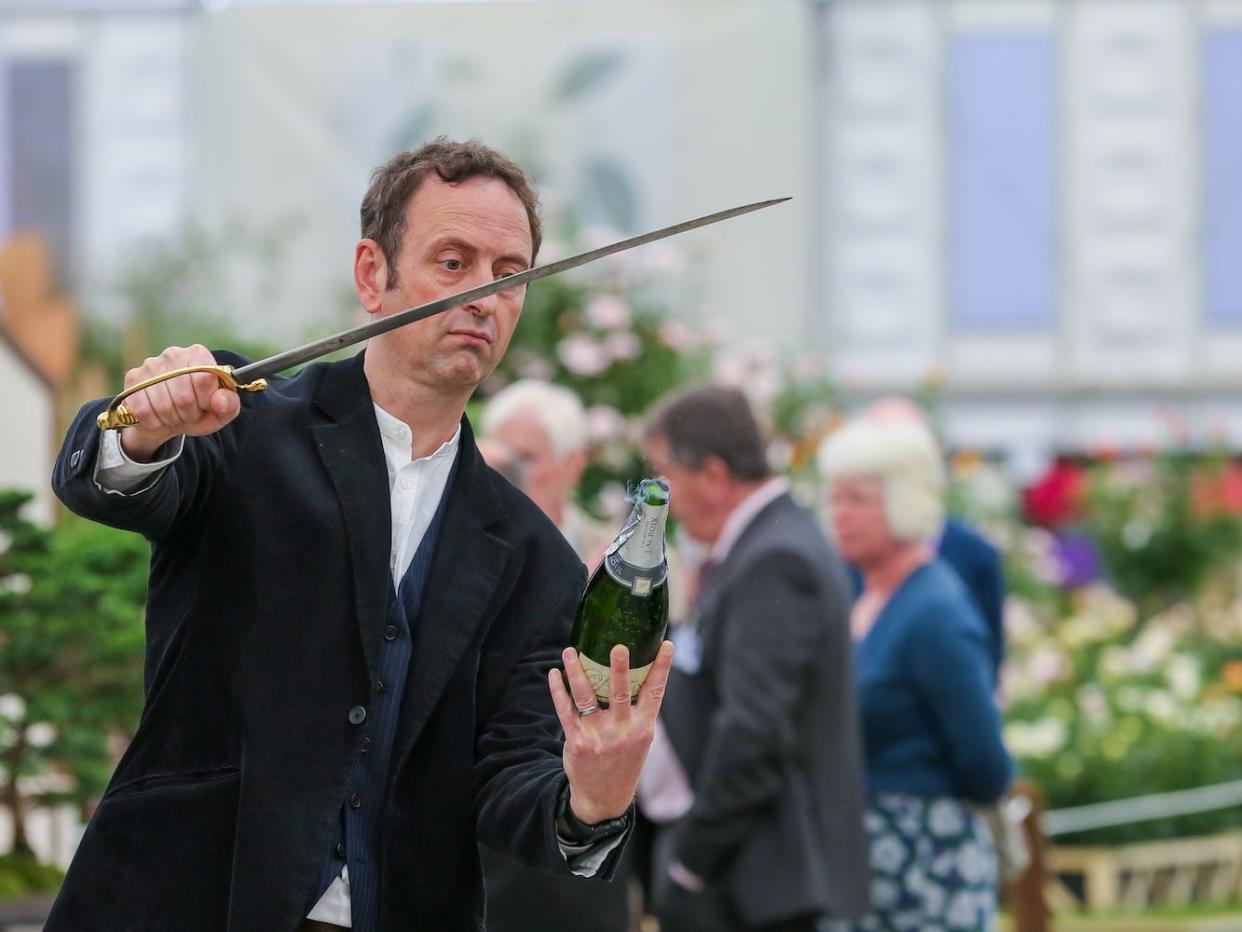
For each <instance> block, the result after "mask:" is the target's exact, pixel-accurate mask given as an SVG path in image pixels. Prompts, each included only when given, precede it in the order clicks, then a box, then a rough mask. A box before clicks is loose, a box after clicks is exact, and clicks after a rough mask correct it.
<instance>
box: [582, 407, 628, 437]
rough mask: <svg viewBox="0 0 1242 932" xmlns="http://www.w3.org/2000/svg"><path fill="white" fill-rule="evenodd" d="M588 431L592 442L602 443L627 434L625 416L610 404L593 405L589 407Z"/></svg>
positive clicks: (587, 413)
mask: <svg viewBox="0 0 1242 932" xmlns="http://www.w3.org/2000/svg"><path fill="white" fill-rule="evenodd" d="M586 415H587V433H588V434H589V436H590V438H591V440H592V442H594V443H602V442H604V441H608V440H616V439H618V438H620V437H623V436H625V418H624V417H623V416H622V415H621V412H620V411H618V410H617V409H616V408H613V407H611V406H609V405H591V407H589V408H587V412H586Z"/></svg>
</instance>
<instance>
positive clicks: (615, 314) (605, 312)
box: [586, 294, 631, 330]
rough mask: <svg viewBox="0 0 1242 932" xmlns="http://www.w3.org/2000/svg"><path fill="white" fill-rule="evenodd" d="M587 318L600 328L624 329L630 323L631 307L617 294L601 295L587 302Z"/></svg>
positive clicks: (591, 323)
mask: <svg viewBox="0 0 1242 932" xmlns="http://www.w3.org/2000/svg"><path fill="white" fill-rule="evenodd" d="M586 320H587V323H589V324H590V325H591V326H592V327H598V328H599V329H600V330H624V329H625V328H626V327H628V326H629V325H630V320H631V316H630V308H629V305H627V304H626V303H625V301H623V300H622V299H621V298H618V297H617V296H616V295H611V294H604V295H600V296H598V297H596V298H592V299H591V300H590V301H588V302H587V306H586Z"/></svg>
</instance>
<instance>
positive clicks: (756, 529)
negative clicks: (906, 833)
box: [661, 494, 869, 926]
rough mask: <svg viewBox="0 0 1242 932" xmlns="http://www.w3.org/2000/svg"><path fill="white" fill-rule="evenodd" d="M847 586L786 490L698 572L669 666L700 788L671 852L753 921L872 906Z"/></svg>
mask: <svg viewBox="0 0 1242 932" xmlns="http://www.w3.org/2000/svg"><path fill="white" fill-rule="evenodd" d="M848 592H849V588H848V583H847V580H846V576H845V572H844V569H843V566H842V564H841V562H840V560H839V558H838V557H837V555H836V554H835V553H834V552H833V550H832V548H831V546H830V545H829V543H828V541H827V540H826V539H825V537H824V534H823V532H822V531H821V530H820V528H819V526H818V525H817V524H816V522H815V521H814V519H813V518H812V517H811V516H810V515H809V514H808V513H807V512H806V511H805V510H803V509H802V508H800V507H799V506H798V505H797V504H796V503H795V502H794V501H793V499H792V498H790V496H789V495H788V494H785V495H782V496H780V497H779V498H777V499H776V500H775V501H773V502H772V503H771V504H769V505H768V506H767V507H766V508H764V509H763V510H762V511H761V512H760V513H759V514H758V515H757V516H756V517H755V519H754V520H753V521H752V523H751V524H750V525H749V526H748V527H747V528H746V529H745V531H744V532H743V533H742V535H741V537H740V538H739V539H738V541H737V543H736V544H735V545H734V547H733V549H732V550H731V551H730V553H729V555H728V556H727V557H726V559H725V560H724V562H723V563H722V564H721V565H720V566H719V567H718V568H717V569H716V571H715V572H714V573H713V574H712V576H711V579H710V580H709V581H708V582H707V583H706V584H705V586H704V590H703V592H702V593H701V594H700V596H699V599H698V601H697V604H696V606H695V612H694V614H696V615H697V617H696V618H692V623H694V624H696V625H697V628H698V631H699V634H700V637H701V642H700V643H701V656H700V658H699V662H698V663H697V665H696V664H694V663H693V658H689V659H690V660H691V663H690V664H689V665H687V664H686V663H682V665H681V667H679V668H677V669H675V670H674V672H673V676H672V678H671V679H670V684H669V689H668V693H667V695H666V697H665V701H664V707H663V711H662V713H661V714H662V716H663V720H664V724H665V727H666V728H667V729H668V733H669V737H670V739H671V741H672V743H673V747H674V750H675V751H676V752H677V756H678V758H679V759H680V761H681V763H682V764H683V766H684V767H685V768H686V771H687V774H688V775H689V777H690V782H691V785H692V786H693V787H694V792H695V802H694V806H693V807H692V808H691V810H690V811H689V812H688V813H687V814H686V816H685V817H684V819H682V820H681V822H680V823H679V824H678V826H677V827H676V829H675V831H676V832H677V834H678V837H677V840H676V842H675V845H674V854H675V856H676V857H677V858H678V859H679V860H680V861H681V862H682V863H683V864H684V865H685V866H686V867H688V868H689V869H690V870H692V871H694V872H695V873H697V874H699V875H700V876H702V877H704V878H706V879H708V880H709V882H711V883H714V884H717V885H718V888H719V889H720V890H721V891H722V892H724V893H725V894H726V895H727V896H728V897H729V899H730V900H732V902H733V905H734V906H735V907H736V909H737V912H738V913H739V914H740V916H741V918H742V919H743V920H744V921H745V923H746V924H747V925H750V926H755V925H763V924H766V923H770V922H778V921H780V920H782V919H786V918H791V917H795V916H801V915H805V914H808V913H823V914H826V915H829V916H833V917H851V916H857V915H860V914H862V913H864V912H865V911H866V909H867V904H868V887H869V882H868V866H867V865H868V855H867V845H866V841H865V836H864V832H863V824H862V811H863V804H864V777H863V764H862V746H861V738H860V726H859V722H858V710H857V706H856V701H855V695H854V683H853V678H852V675H851V670H850V655H851V646H850V638H849V623H848V618H849V596H848ZM695 666H697V670H696V669H695Z"/></svg>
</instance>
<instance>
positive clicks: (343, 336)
mask: <svg viewBox="0 0 1242 932" xmlns="http://www.w3.org/2000/svg"><path fill="white" fill-rule="evenodd" d="M787 200H789V198H787V197H778V198H774V199H772V200H770V201H757V202H755V203H754V204H745V205H743V206H741V207H732V208H730V209H729V210H721V211H717V212H716V213H714V214H707V215H706V216H703V217H697V218H695V219H694V220H687V221H685V222H684V223H675V224H673V225H672V226H669V227H662V228H661V229H659V230H652V231H651V232H650V233H643V234H641V235H639V236H631V237H630V238H629V239H623V240H618V241H617V242H615V243H610V244H609V245H607V246H601V247H599V248H598V249H592V250H590V251H589V252H583V253H579V254H578V255H576V256H570V257H569V258H568V259H559V260H557V261H556V262H549V263H548V264H547V265H539V266H535V267H534V268H530V269H527V270H526V271H525V272H519V273H518V274H516V275H510V276H508V277H506V278H498V279H496V280H495V281H491V282H488V283H487V284H486V285H479V286H478V287H477V288H471V289H469V290H468V291H462V292H459V293H458V294H454V295H449V296H448V297H446V298H438V299H437V300H435V301H431V302H429V303H427V304H420V305H419V306H418V307H411V308H408V309H407V310H404V311H398V312H397V313H396V314H389V315H388V316H387V317H381V318H379V319H378V320H371V321H368V322H367V323H365V324H362V325H361V326H358V327H354V328H352V329H350V330H344V331H342V332H341V333H338V334H336V335H334V336H330V337H324V338H323V339H320V340H315V341H314V342H313V343H307V344H306V345H305V346H299V347H295V348H294V349H291V350H285V351H284V352H283V353H277V354H276V355H275V356H269V357H268V358H267V359H260V360H259V361H258V362H253V363H251V364H250V365H248V366H242V367H241V368H240V369H238V370H236V371H235V372H234V373H233V377H234V378H236V379H237V381H238V382H250V381H253V380H254V379H261V378H265V377H267V376H269V375H275V374H276V373H278V372H283V371H284V370H286V369H288V368H291V367H292V366H296V365H300V364H301V363H304V362H310V361H311V360H312V359H318V358H319V357H320V356H326V355H327V354H328V353H331V352H334V351H336V350H339V349H343V348H344V347H346V346H353V345H354V344H355V343H361V342H362V341H363V340H366V339H369V338H370V337H373V336H376V335H377V334H381V333H387V332H388V331H389V330H395V329H397V328H398V327H403V326H405V325H406V324H412V323H414V321H416V320H423V319H425V318H427V317H431V316H433V315H435V314H439V313H441V312H443V311H447V310H448V309H449V308H454V307H460V306H461V305H463V304H469V303H470V302H471V301H478V300H480V299H481V298H486V297H487V296H489V295H493V294H496V293H497V292H498V291H508V290H509V289H510V288H517V287H520V286H522V285H528V284H530V283H531V282H534V281H538V280H539V279H541V278H547V277H548V276H549V275H556V274H558V273H559V272H567V271H569V270H570V269H576V268H578V266H581V265H586V264H587V263H588V262H594V261H595V260H596V259H602V258H604V257H605V256H611V255H615V254H616V253H618V252H624V251H625V250H627V249H633V248H634V247H635V246H643V245H646V244H647V243H654V242H655V241H656V240H661V239H666V238H667V237H670V236H676V235H677V234H678V233H685V232H687V231H688V230H695V229H698V228H699V227H705V226H708V225H709V224H712V223H719V222H720V221H721V220H728V219H730V218H731V217H740V216H741V215H742V214H748V213H750V212H751V211H755V210H762V209H763V208H765V207H771V206H772V205H773V204H780V203H783V202H785V201H787Z"/></svg>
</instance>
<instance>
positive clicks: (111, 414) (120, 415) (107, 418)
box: [96, 366, 267, 430]
mask: <svg viewBox="0 0 1242 932" xmlns="http://www.w3.org/2000/svg"><path fill="white" fill-rule="evenodd" d="M194 372H207V373H209V374H211V375H214V376H215V377H216V378H217V379H219V380H220V387H221V388H227V389H229V390H230V391H234V392H261V391H263V390H264V389H265V388H267V379H255V380H254V381H253V382H247V383H246V384H245V385H242V384H239V383H238V381H237V379H235V378H233V367H232V366H186V367H185V368H183V369H173V370H172V371H171V372H161V373H160V374H159V375H154V376H152V377H151V378H149V379H144V380H143V381H141V382H139V383H138V384H137V385H131V386H130V387H129V388H127V389H125V391H123V392H121V394H119V395H117V396H116V397H115V398H113V399H112V400H111V401H110V402H108V407H107V409H106V410H105V411H104V412H103V414H101V415H99V417H98V418H97V419H96V423H97V424H99V429H100V430H116V429H117V428H119V427H134V426H136V425H137V423H138V418H136V417H134V413H133V412H132V411H130V410H129V408H127V407H126V406H125V399H126V398H128V397H129V396H130V395H133V394H136V393H138V392H141V391H144V390H145V389H148V388H150V387H151V386H152V385H159V384H160V382H167V381H168V380H169V379H175V378H176V377H177V376H179V375H190V374H191V373H194Z"/></svg>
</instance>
